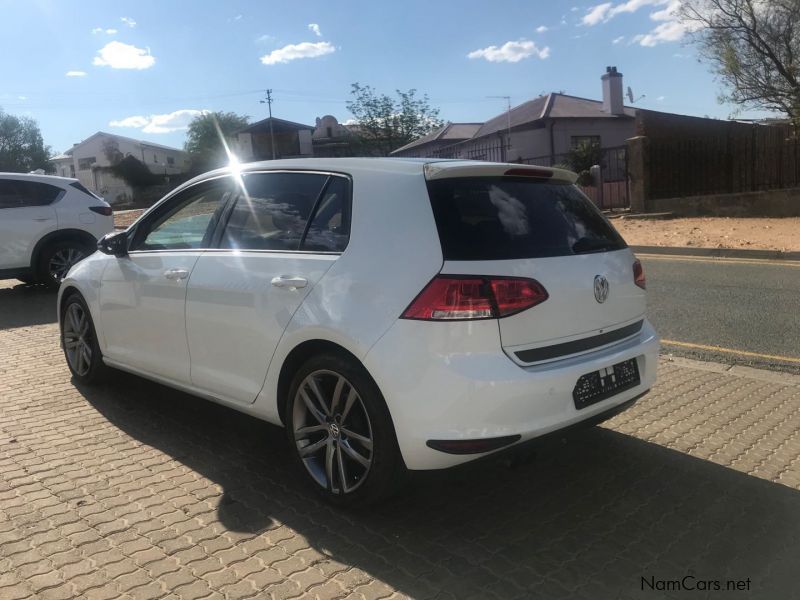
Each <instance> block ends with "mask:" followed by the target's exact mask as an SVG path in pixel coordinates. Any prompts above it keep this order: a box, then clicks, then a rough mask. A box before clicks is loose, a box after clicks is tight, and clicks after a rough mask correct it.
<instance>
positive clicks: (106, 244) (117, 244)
mask: <svg viewBox="0 0 800 600" xmlns="http://www.w3.org/2000/svg"><path fill="white" fill-rule="evenodd" d="M97 249H98V250H100V252H102V253H103V254H111V255H112V256H127V255H128V232H127V231H112V232H111V233H107V234H106V235H104V236H103V237H102V238H100V241H99V242H97Z"/></svg>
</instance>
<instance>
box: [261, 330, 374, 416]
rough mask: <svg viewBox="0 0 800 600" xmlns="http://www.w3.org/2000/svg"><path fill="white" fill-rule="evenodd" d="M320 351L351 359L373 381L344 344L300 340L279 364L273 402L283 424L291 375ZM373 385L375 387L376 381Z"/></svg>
mask: <svg viewBox="0 0 800 600" xmlns="http://www.w3.org/2000/svg"><path fill="white" fill-rule="evenodd" d="M322 353H329V354H337V355H339V356H342V357H345V358H347V359H349V360H352V361H353V362H355V363H356V364H357V365H359V366H360V367H361V368H362V369H364V372H365V373H366V374H367V375H369V377H370V379H372V380H373V382H374V381H375V379H374V378H373V377H372V375H371V374H370V373H369V371H368V370H367V367H366V366H365V365H364V363H363V362H362V361H361V360H360V359H359V358H358V357H357V356H356V355H355V354H353V353H352V352H350V351H349V350H347V349H346V348H345V347H344V346H341V345H339V344H337V343H336V342H331V341H330V340H324V339H311V340H306V341H304V342H301V343H299V344H298V345H297V346H295V347H294V348H292V350H291V351H290V352H289V354H287V355H286V358H285V359H284V360H283V364H281V370H280V374H279V375H278V386H277V390H276V392H277V393H276V395H275V402H276V404H277V408H278V416H279V417H280V420H281V423H282V424H283V425H284V426H286V403H285V402H284V399H285V398H286V394H288V393H289V386H290V385H291V383H292V377H294V374H295V373H296V372H297V370H298V369H299V368H300V367H301V366H302V365H303V363H305V362H306V361H307V360H308V359H310V358H311V357H312V356H316V355H318V354H322ZM375 385H376V387H377V383H376V384H375ZM378 389H380V388H378Z"/></svg>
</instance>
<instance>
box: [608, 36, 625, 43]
mask: <svg viewBox="0 0 800 600" xmlns="http://www.w3.org/2000/svg"><path fill="white" fill-rule="evenodd" d="M624 41H625V36H624V35H621V36H619V37H618V38H614V39H613V40H611V43H612V44H620V43H622V42H624Z"/></svg>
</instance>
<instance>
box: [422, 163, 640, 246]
mask: <svg viewBox="0 0 800 600" xmlns="http://www.w3.org/2000/svg"><path fill="white" fill-rule="evenodd" d="M428 192H429V194H430V198H431V204H432V206H433V214H434V217H435V218H436V227H437V228H438V230H439V239H440V240H441V243H442V252H443V254H444V259H445V260H508V259H520V258H541V257H546V256H570V255H573V254H586V253H590V252H608V251H611V250H620V249H622V248H625V247H626V244H625V241H624V240H623V239H622V237H621V236H620V235H619V234H618V233H617V231H616V230H615V229H614V228H613V227H612V226H611V225H610V224H609V223H608V221H606V219H605V217H603V215H602V213H600V211H599V210H597V208H595V206H594V204H592V202H591V200H589V199H588V198H587V197H586V196H584V195H583V193H581V191H580V190H578V188H576V187H575V186H573V185H569V184H559V183H546V182H540V181H535V180H534V181H532V180H531V179H527V178H510V177H463V178H454V179H439V180H434V181H430V182H428Z"/></svg>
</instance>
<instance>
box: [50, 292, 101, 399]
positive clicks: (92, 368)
mask: <svg viewBox="0 0 800 600" xmlns="http://www.w3.org/2000/svg"><path fill="white" fill-rule="evenodd" d="M61 347H62V348H63V350H64V358H65V359H66V360H67V366H68V367H69V370H70V372H71V373H72V376H73V378H74V379H75V380H76V381H77V382H78V383H81V384H83V385H94V384H97V383H101V382H102V381H103V380H104V379H105V377H106V375H107V374H108V367H107V366H106V365H105V363H104V362H103V354H102V352H101V351H100V346H99V345H98V343H97V332H96V330H95V327H94V321H92V315H91V313H90V312H89V307H88V306H87V305H86V301H85V300H84V299H83V297H82V296H81V295H80V294H78V293H77V292H73V293H72V294H70V295H69V296H67V298H66V299H65V300H64V301H63V302H62V303H61Z"/></svg>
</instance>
